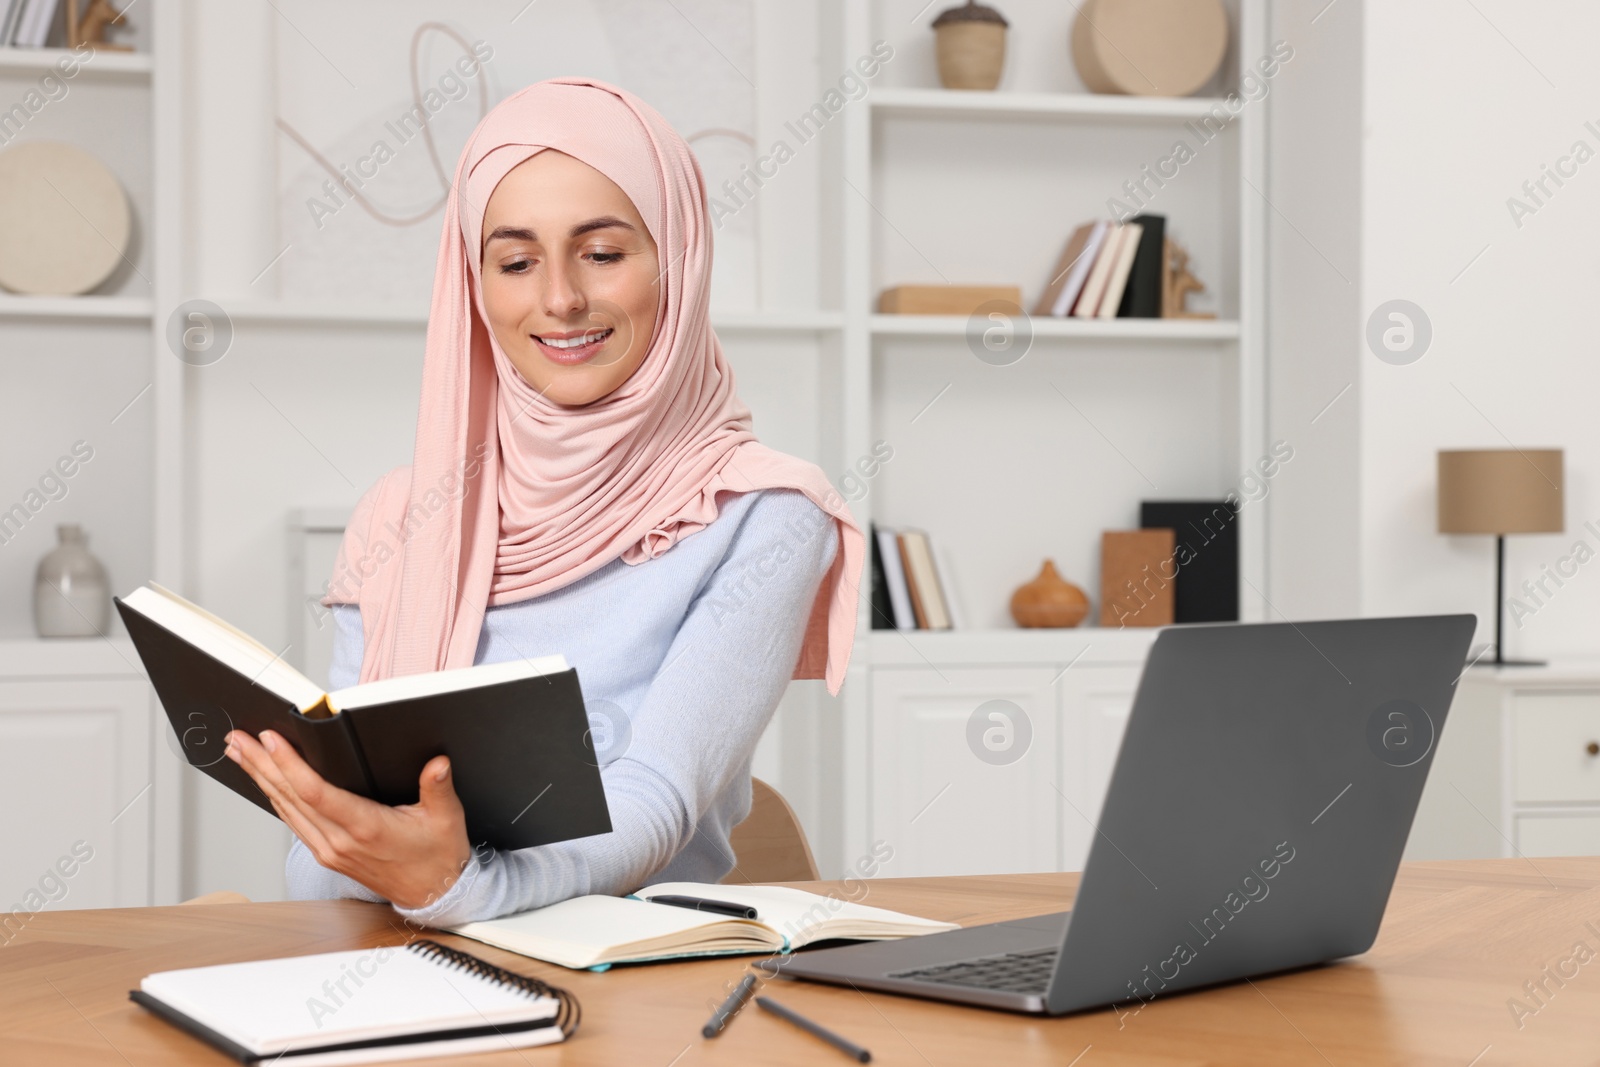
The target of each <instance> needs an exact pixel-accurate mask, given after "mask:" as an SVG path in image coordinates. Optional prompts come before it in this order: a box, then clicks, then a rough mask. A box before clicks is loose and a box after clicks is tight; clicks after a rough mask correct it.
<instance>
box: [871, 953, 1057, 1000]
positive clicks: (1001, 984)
mask: <svg viewBox="0 0 1600 1067" xmlns="http://www.w3.org/2000/svg"><path fill="white" fill-rule="evenodd" d="M1060 951H1061V949H1060V946H1057V947H1055V948H1038V949H1033V950H1031V951H1029V952H1008V953H1006V954H1005V955H1003V956H979V957H978V958H976V959H970V960H958V961H957V962H955V963H941V964H939V965H938V966H936V967H919V968H917V969H916V970H914V971H900V972H898V973H895V974H891V975H889V976H888V977H890V978H912V979H915V980H916V981H919V982H942V983H944V984H945V985H964V986H974V987H976V988H978V989H997V990H1000V991H1002V992H1006V993H1043V992H1044V991H1045V988H1046V987H1047V986H1048V985H1049V984H1050V976H1051V975H1052V974H1054V973H1055V969H1056V955H1057V954H1058V953H1059V952H1060Z"/></svg>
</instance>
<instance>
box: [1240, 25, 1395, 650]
mask: <svg viewBox="0 0 1600 1067" xmlns="http://www.w3.org/2000/svg"><path fill="white" fill-rule="evenodd" d="M1319 10H1321V11H1322V14H1321V16H1320V17H1318V12H1319ZM1313 19H1315V20H1316V21H1314V22H1313V21H1312V20H1313ZM1271 23H1272V25H1271V30H1270V31H1269V36H1270V37H1271V39H1272V41H1273V42H1277V41H1284V42H1286V43H1287V44H1288V45H1289V46H1290V47H1291V48H1292V49H1293V50H1294V51H1293V57H1292V58H1291V59H1289V60H1288V61H1287V62H1285V63H1284V64H1283V69H1282V71H1281V72H1280V73H1279V74H1278V76H1277V77H1276V78H1274V79H1273V80H1272V81H1271V82H1270V83H1269V85H1270V86H1271V91H1270V93H1269V95H1268V97H1267V108H1268V130H1267V178H1268V185H1267V188H1266V190H1264V193H1265V195H1266V196H1267V197H1268V198H1269V200H1270V203H1271V209H1270V210H1269V211H1268V213H1267V232H1268V244H1267V262H1268V270H1267V367H1268V373H1267V388H1268V412H1269V414H1268V437H1269V439H1271V440H1282V441H1285V442H1287V443H1288V444H1289V445H1290V446H1291V447H1293V449H1294V458H1293V459H1292V460H1291V461H1290V462H1288V463H1287V464H1285V465H1284V466H1283V468H1282V470H1281V471H1280V472H1279V474H1278V475H1277V476H1276V477H1275V478H1274V479H1273V480H1272V482H1271V483H1270V485H1271V492H1270V495H1269V496H1268V497H1267V500H1268V504H1267V508H1268V533H1267V537H1268V541H1267V580H1268V590H1267V596H1268V598H1269V599H1270V600H1271V602H1272V606H1273V608H1274V609H1275V610H1273V611H1271V612H1270V613H1269V615H1270V617H1271V618H1273V619H1278V618H1283V617H1288V618H1292V619H1306V618H1330V617H1342V616H1350V615H1354V614H1357V613H1358V612H1359V611H1360V588H1359V586H1358V584H1357V582H1356V581H1355V576H1356V575H1357V574H1358V573H1359V572H1360V565H1359V564H1360V560H1359V549H1360V545H1361V538H1360V522H1361V511H1360V507H1359V494H1360V447H1359V445H1360V427H1361V424H1360V415H1361V393H1360V391H1359V390H1358V389H1357V388H1356V387H1355V383H1356V379H1357V376H1358V374H1359V373H1360V366H1359V364H1360V356H1361V353H1360V352H1359V351H1358V350H1357V347H1356V344H1355V343H1354V341H1353V338H1354V337H1355V336H1356V334H1357V333H1358V332H1359V327H1360V319H1361V306H1360V292H1359V287H1358V283H1359V281H1360V277H1361V271H1360V258H1361V257H1360V247H1361V229H1360V221H1361V181H1360V179H1361V160H1362V153H1361V119H1362V113H1361V100H1362V84H1361V71H1362V62H1361V48H1362V37H1361V27H1362V5H1361V4H1360V3H1359V2H1356V3H1352V2H1350V0H1341V2H1340V3H1337V4H1335V5H1333V6H1332V7H1329V8H1326V9H1323V8H1322V5H1321V4H1313V5H1307V4H1304V3H1300V2H1298V0H1275V2H1274V3H1273V5H1272V9H1271ZM1368 358H1369V359H1370V358H1371V357H1370V355H1369V357H1368Z"/></svg>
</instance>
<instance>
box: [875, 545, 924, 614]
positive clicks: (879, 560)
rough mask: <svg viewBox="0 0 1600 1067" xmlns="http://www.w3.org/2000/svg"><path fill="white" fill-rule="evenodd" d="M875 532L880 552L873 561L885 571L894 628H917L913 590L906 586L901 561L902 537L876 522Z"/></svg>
mask: <svg viewBox="0 0 1600 1067" xmlns="http://www.w3.org/2000/svg"><path fill="white" fill-rule="evenodd" d="M873 534H874V536H875V537H876V538H877V542H878V554H877V555H876V556H875V557H874V558H873V562H874V564H875V565H877V566H878V567H880V568H882V571H883V583H884V585H885V587H886V588H887V589H888V592H889V603H890V607H891V608H892V611H893V615H894V629H896V630H915V629H916V628H917V620H916V617H915V615H914V613H913V612H912V610H911V591H910V590H909V589H908V588H907V586H906V574H905V568H904V567H902V566H901V563H900V538H899V537H898V536H897V535H896V534H895V532H894V531H893V530H888V529H885V528H883V527H881V526H878V525H877V524H875V523H874V524H873Z"/></svg>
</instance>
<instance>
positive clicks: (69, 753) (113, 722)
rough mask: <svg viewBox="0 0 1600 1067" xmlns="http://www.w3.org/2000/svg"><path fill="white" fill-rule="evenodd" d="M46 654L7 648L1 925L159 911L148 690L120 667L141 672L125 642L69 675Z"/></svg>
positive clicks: (0, 696)
mask: <svg viewBox="0 0 1600 1067" xmlns="http://www.w3.org/2000/svg"><path fill="white" fill-rule="evenodd" d="M48 644H49V643H41V642H7V643H4V645H3V646H0V668H3V672H0V752H4V753H5V769H6V773H5V774H4V775H0V810H3V811H5V812H6V813H7V814H6V819H5V827H6V830H5V847H4V849H0V909H3V910H4V912H6V913H9V914H10V916H11V917H10V918H5V917H4V916H0V919H4V921H5V922H6V923H7V929H9V930H14V928H15V927H16V926H17V925H18V923H20V922H22V921H25V920H24V918H23V917H24V916H25V915H26V914H27V913H29V912H32V911H37V910H40V909H41V908H47V909H58V908H109V907H131V906H135V905H142V904H148V903H151V885H152V880H151V874H152V869H151V856H152V841H153V830H154V828H155V819H156V815H155V811H156V808H155V803H156V799H157V795H158V793H159V792H160V791H159V790H158V789H157V788H156V782H155V777H156V774H155V767H154V759H153V757H154V750H153V742H154V741H155V740H156V735H155V734H154V731H153V726H154V725H155V714H156V712H155V709H154V706H153V698H152V697H151V695H150V688H149V685H148V684H147V683H146V681H145V680H144V678H143V677H142V676H140V675H139V674H138V673H137V671H136V670H135V669H134V668H133V667H132V666H131V665H126V666H124V665H122V663H121V655H122V654H124V653H125V654H126V656H127V658H128V659H129V660H131V661H132V663H137V662H138V660H137V657H135V656H134V654H133V650H132V647H131V646H130V645H127V644H126V643H125V642H121V643H119V644H118V645H117V646H111V645H105V644H101V645H100V647H99V648H95V649H86V648H85V649H77V650H70V651H84V652H87V653H88V655H87V656H86V657H84V659H85V660H87V661H89V662H91V663H92V664H93V666H94V667H98V668H99V669H98V670H95V669H93V667H92V668H91V669H89V670H84V671H78V672H74V673H70V674H69V673H65V670H66V668H67V666H68V664H67V662H66V660H65V659H64V658H62V656H61V655H60V653H61V652H62V651H63V650H62V649H60V648H59V647H57V648H48V647H41V646H48ZM96 644H100V643H99V642H96ZM108 650H114V651H115V654H114V655H110V656H108ZM54 660H59V661H60V662H59V663H55V662H52V661H54ZM56 670H59V671H62V672H63V673H60V674H53V673H49V672H51V671H56ZM163 725H164V724H163ZM4 936H5V935H4V934H3V933H0V940H4Z"/></svg>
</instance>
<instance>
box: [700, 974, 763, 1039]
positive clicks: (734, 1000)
mask: <svg viewBox="0 0 1600 1067" xmlns="http://www.w3.org/2000/svg"><path fill="white" fill-rule="evenodd" d="M755 987H756V976H755V975H754V974H747V975H745V976H744V981H742V982H740V983H739V985H738V986H737V987H736V988H735V989H734V991H733V992H732V993H729V994H728V999H727V1000H724V1001H723V1002H722V1006H721V1007H720V1008H718V1009H717V1010H716V1011H714V1012H712V1013H711V1021H710V1022H708V1023H706V1024H705V1025H704V1026H702V1027H701V1028H700V1035H701V1036H702V1037H716V1036H717V1035H718V1034H720V1033H722V1028H723V1027H725V1026H727V1025H728V1020H729V1019H731V1018H733V1017H734V1015H735V1014H737V1013H738V1011H739V1009H740V1008H742V1007H744V1001H745V998H746V997H748V996H749V995H750V991H751V990H752V989H754V988H755Z"/></svg>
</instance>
